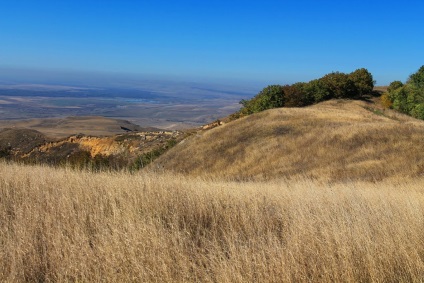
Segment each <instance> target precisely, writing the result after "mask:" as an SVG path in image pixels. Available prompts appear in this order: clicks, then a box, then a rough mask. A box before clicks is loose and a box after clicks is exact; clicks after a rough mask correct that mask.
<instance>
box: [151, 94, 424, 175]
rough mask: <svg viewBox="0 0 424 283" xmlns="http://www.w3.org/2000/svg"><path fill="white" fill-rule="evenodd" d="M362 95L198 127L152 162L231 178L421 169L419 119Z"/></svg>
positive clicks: (423, 125)
mask: <svg viewBox="0 0 424 283" xmlns="http://www.w3.org/2000/svg"><path fill="white" fill-rule="evenodd" d="M376 107H377V105H376V104H374V103H371V102H364V101H348V100H332V101H327V102H324V103H320V104H317V105H314V106H310V107H306V108H279V109H272V110H268V111H264V112H261V113H258V114H254V115H250V116H248V117H245V118H242V119H239V120H236V121H234V122H231V123H228V124H225V125H223V126H220V127H217V128H214V129H212V130H209V131H203V132H198V133H197V134H196V135H193V136H192V137H190V138H189V139H187V140H185V141H183V142H182V143H180V144H179V145H177V146H175V147H174V148H173V149H171V150H170V151H168V152H167V153H165V154H164V155H163V156H161V157H160V158H159V159H157V160H156V162H155V168H163V169H164V170H165V171H175V172H181V173H188V174H190V175H202V176H221V177H224V178H231V179H268V178H280V177H282V178H290V177H295V176H299V177H300V176H307V177H310V178H316V179H324V180H330V181H331V180H334V181H336V180H338V181H340V180H341V181H343V180H352V179H360V180H380V179H385V178H388V177H410V176H418V175H422V174H424V151H423V150H422V149H423V148H424V121H420V120H416V119H413V118H410V117H407V116H404V115H401V114H397V113H395V112H393V111H390V110H385V111H383V110H379V109H377V108H376Z"/></svg>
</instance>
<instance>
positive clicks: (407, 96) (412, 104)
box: [387, 66, 424, 119]
mask: <svg viewBox="0 0 424 283" xmlns="http://www.w3.org/2000/svg"><path fill="white" fill-rule="evenodd" d="M387 91H388V93H389V94H388V98H389V99H390V101H391V102H392V103H393V104H392V108H393V109H396V110H398V111H400V112H403V113H406V114H409V115H411V116H413V117H415V118H418V119H424V106H423V105H424V66H422V67H421V68H420V69H419V70H418V71H417V72H416V73H414V74H412V75H411V76H410V77H409V78H408V80H407V81H406V84H403V83H402V82H400V81H394V82H392V83H391V84H390V86H389V87H388V89H387Z"/></svg>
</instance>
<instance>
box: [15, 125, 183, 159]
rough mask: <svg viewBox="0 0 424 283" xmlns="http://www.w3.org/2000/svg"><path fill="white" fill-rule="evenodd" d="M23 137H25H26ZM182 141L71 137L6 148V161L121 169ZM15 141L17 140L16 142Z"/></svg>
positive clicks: (157, 134)
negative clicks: (98, 163)
mask: <svg viewBox="0 0 424 283" xmlns="http://www.w3.org/2000/svg"><path fill="white" fill-rule="evenodd" d="M26 135H27V134H26ZM183 137H184V134H183V133H182V132H180V131H154V132H130V133H125V134H119V135H115V136H108V137H94V136H85V135H82V134H81V135H73V136H70V137H68V138H65V139H62V140H58V141H48V140H45V141H44V142H42V141H40V142H38V143H34V144H33V146H32V148H28V146H26V147H25V150H22V146H21V145H20V144H19V147H14V146H13V144H11V145H10V151H8V153H9V154H10V156H9V157H10V159H14V160H22V161H31V162H36V163H47V164H63V163H69V162H70V163H87V162H90V161H91V160H97V161H99V160H102V162H103V163H107V164H109V163H111V162H112V160H113V163H117V162H118V161H117V160H119V164H121V165H122V166H121V167H125V166H127V165H129V164H131V163H132V162H134V161H135V160H136V159H137V158H139V157H140V156H142V155H143V154H148V153H150V152H152V151H163V150H166V149H167V148H169V147H170V145H173V144H175V143H177V142H179V141H181V140H182V139H183ZM17 140H19V139H18V138H17Z"/></svg>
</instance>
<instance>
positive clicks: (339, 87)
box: [233, 68, 374, 118]
mask: <svg viewBox="0 0 424 283" xmlns="http://www.w3.org/2000/svg"><path fill="white" fill-rule="evenodd" d="M373 88H374V80H373V77H372V75H371V73H370V72H368V70H367V69H365V68H362V69H358V70H356V71H354V72H352V73H350V74H345V73H341V72H332V73H330V74H327V75H325V76H323V77H322V78H320V79H317V80H312V81H310V82H308V83H295V84H293V85H285V86H281V85H270V86H267V87H265V88H264V89H263V90H262V91H261V92H259V93H258V94H257V95H256V96H255V97H253V98H252V99H250V100H242V101H241V102H240V103H241V104H242V106H243V107H242V108H241V109H240V111H239V112H237V113H235V114H234V115H233V118H238V117H241V116H245V115H249V114H253V113H257V112H261V111H264V110H267V109H272V108H278V107H302V106H307V105H311V104H314V103H318V102H321V101H325V100H329V99H332V98H351V99H355V98H361V97H363V96H364V95H368V94H371V93H372V90H373Z"/></svg>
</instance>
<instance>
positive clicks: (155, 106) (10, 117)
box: [0, 81, 256, 130]
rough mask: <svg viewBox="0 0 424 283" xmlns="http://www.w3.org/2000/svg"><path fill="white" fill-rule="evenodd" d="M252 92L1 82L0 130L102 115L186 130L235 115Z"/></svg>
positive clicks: (195, 87)
mask: <svg viewBox="0 0 424 283" xmlns="http://www.w3.org/2000/svg"><path fill="white" fill-rule="evenodd" d="M255 92H256V89H255V88H250V89H248V88H247V89H241V88H237V87H229V86H212V85H208V84H196V83H192V84H189V83H176V82H157V81H155V82H144V83H142V84H141V85H140V84H138V85H137V84H135V85H125V86H110V87H97V86H73V85H57V84H19V83H9V84H7V83H3V84H0V121H2V122H0V128H1V127H4V125H5V124H10V123H12V124H13V123H15V122H16V121H20V120H28V119H40V118H66V117H72V116H103V117H108V118H114V119H125V120H129V121H131V122H132V123H135V124H138V125H141V126H143V127H145V126H152V127H156V128H162V129H169V130H174V129H186V128H191V127H196V126H200V125H204V124H207V123H209V122H211V121H214V120H216V119H218V118H221V117H224V116H227V115H229V114H231V113H233V112H234V111H236V110H238V108H239V104H238V102H239V101H240V100H241V99H243V98H246V97H250V96H252V95H253V94H254V93H255ZM5 121H7V122H5ZM11 121H14V122H11Z"/></svg>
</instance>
